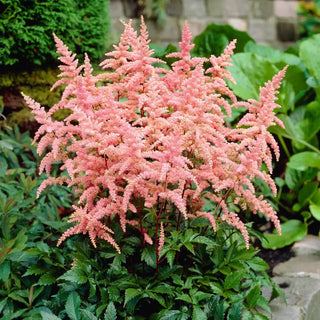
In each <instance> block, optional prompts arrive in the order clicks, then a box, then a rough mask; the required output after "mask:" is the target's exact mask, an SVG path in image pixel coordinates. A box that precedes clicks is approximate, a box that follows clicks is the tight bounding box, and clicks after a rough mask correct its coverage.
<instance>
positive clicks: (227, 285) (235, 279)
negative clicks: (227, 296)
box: [223, 271, 244, 290]
mask: <svg viewBox="0 0 320 320" xmlns="http://www.w3.org/2000/svg"><path fill="white" fill-rule="evenodd" d="M243 276H244V271H235V272H232V273H230V274H228V275H227V276H226V279H225V281H224V286H223V287H224V290H228V289H232V288H235V287H237V286H238V285H239V283H240V281H241V280H242V279H243Z"/></svg>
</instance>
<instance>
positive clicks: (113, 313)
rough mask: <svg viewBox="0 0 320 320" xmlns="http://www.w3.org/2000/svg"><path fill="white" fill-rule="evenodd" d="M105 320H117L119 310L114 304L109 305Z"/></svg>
mask: <svg viewBox="0 0 320 320" xmlns="http://www.w3.org/2000/svg"><path fill="white" fill-rule="evenodd" d="M104 320H117V310H116V307H115V306H114V303H113V302H110V303H109V304H108V307H107V310H106V312H105V313H104Z"/></svg>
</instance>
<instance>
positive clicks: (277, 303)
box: [265, 235, 320, 320]
mask: <svg viewBox="0 0 320 320" xmlns="http://www.w3.org/2000/svg"><path fill="white" fill-rule="evenodd" d="M292 250H293V251H294V253H295V257H293V258H291V259H290V260H288V261H286V262H283V263H280V264H278V265H277V266H276V267H275V268H274V269H273V273H274V280H275V281H276V283H277V284H278V285H279V286H280V288H281V290H282V291H283V292H284V294H285V296H286V299H287V305H285V304H284V302H283V301H282V299H280V298H277V299H275V300H274V301H272V302H271V304H270V307H271V310H272V320H319V319H320V238H319V237H317V236H312V235H308V236H306V238H305V239H303V240H302V241H300V242H298V243H296V244H295V245H294V246H293V249H292ZM269 294H270V293H269V292H265V295H266V297H268V295H269Z"/></svg>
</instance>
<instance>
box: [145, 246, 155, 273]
mask: <svg viewBox="0 0 320 320" xmlns="http://www.w3.org/2000/svg"><path fill="white" fill-rule="evenodd" d="M141 260H142V261H145V263H146V264H147V265H148V266H149V267H152V268H155V267H156V265H157V262H156V251H155V249H154V247H153V246H146V247H145V248H144V250H143V251H142V254H141Z"/></svg>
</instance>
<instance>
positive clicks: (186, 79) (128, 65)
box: [25, 21, 285, 252]
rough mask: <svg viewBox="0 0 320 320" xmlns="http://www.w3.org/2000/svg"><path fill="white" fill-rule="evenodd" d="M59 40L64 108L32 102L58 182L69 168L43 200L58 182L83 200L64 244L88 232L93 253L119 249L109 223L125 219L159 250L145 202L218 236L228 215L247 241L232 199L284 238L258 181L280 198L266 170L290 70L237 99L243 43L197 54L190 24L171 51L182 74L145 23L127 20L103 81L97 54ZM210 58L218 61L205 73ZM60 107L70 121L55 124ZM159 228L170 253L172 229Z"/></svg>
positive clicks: (46, 163) (41, 146)
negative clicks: (253, 96) (158, 50)
mask: <svg viewBox="0 0 320 320" xmlns="http://www.w3.org/2000/svg"><path fill="white" fill-rule="evenodd" d="M55 41H56V45H57V48H58V53H60V54H61V57H60V58H59V59H60V60H61V62H62V63H63V65H62V66H60V69H61V70H62V73H61V74H60V77H61V79H60V80H59V81H57V83H56V84H55V85H54V87H56V86H58V85H61V84H65V85H66V88H65V90H64V93H63V95H62V98H61V101H60V102H59V103H58V104H56V105H55V106H54V107H53V108H51V109H50V110H49V111H48V112H46V111H45V109H44V108H43V107H41V106H40V105H39V104H38V103H36V102H35V101H34V100H32V99H31V98H29V97H25V99H26V101H27V103H28V104H29V106H30V108H32V110H33V113H34V115H35V118H36V120H37V121H38V122H39V123H40V124H41V127H40V129H39V130H38V132H37V133H36V136H35V140H37V141H39V143H38V153H39V154H42V153H43V152H44V151H46V155H45V157H44V158H43V160H42V162H41V166H40V172H43V171H45V172H46V173H47V174H48V176H50V171H51V166H52V164H53V162H56V161H61V163H62V166H61V170H66V171H67V173H68V176H66V175H61V176H60V177H58V178H55V177H49V178H48V179H47V180H46V181H44V182H43V184H42V185H41V186H40V188H39V193H40V192H41V191H42V190H43V189H44V188H45V187H46V186H48V185H50V184H52V183H66V184H67V185H68V187H73V186H76V187H77V189H76V191H77V192H78V193H79V203H78V205H77V206H74V213H73V214H72V215H71V217H70V220H69V221H70V222H73V223H76V224H75V225H74V226H72V227H71V228H70V229H68V230H67V231H66V232H65V233H64V234H63V235H62V237H61V238H60V241H59V244H60V243H61V242H62V241H63V240H65V239H66V238H67V237H69V236H70V235H72V234H80V233H83V234H88V235H89V237H90V239H91V242H92V243H93V245H94V246H96V238H102V239H105V240H106V241H108V242H109V243H110V244H111V245H113V246H114V247H115V248H116V250H117V251H118V252H120V248H119V247H118V245H117V243H116V242H115V241H114V239H113V237H112V234H113V231H112V230H111V228H110V224H108V221H110V219H115V217H118V219H119V223H120V225H121V227H122V229H123V230H124V231H125V230H126V227H127V225H131V226H136V227H137V228H138V229H139V230H140V231H141V233H143V234H142V236H143V237H144V239H145V241H147V242H149V243H152V239H151V237H150V236H149V234H148V230H145V229H144V228H142V227H141V225H139V214H141V212H140V211H139V210H140V209H139V206H140V205H141V203H142V204H143V207H144V208H153V209H154V210H156V208H157V204H159V203H160V204H161V203H162V204H163V203H171V205H173V206H175V207H176V208H177V210H178V212H180V213H181V214H182V215H183V216H184V218H185V219H188V218H194V217H197V216H203V217H207V218H208V219H209V221H210V222H211V224H212V226H213V228H214V229H216V228H217V227H218V223H217V221H221V219H222V220H224V221H226V222H227V223H228V224H230V225H232V226H234V227H236V228H237V229H239V230H240V231H241V233H242V234H243V237H244V239H245V241H246V243H247V246H248V241H249V236H248V231H247V229H246V226H245V224H244V223H243V222H242V221H241V220H240V218H239V217H238V215H237V214H236V213H235V212H232V211H231V210H230V206H229V202H230V201H231V202H233V203H234V204H236V205H237V206H240V207H241V208H242V209H243V210H245V209H249V210H251V211H252V212H253V213H257V212H259V213H263V214H264V215H265V216H266V217H267V218H269V219H270V220H271V221H272V222H273V223H274V225H275V227H276V228H277V229H278V231H279V232H280V224H279V220H278V218H277V215H276V212H275V211H274V210H273V208H272V207H271V205H270V204H269V203H268V202H267V201H266V200H265V199H263V197H262V196H260V197H257V196H256V195H255V193H256V190H255V187H254V185H253V183H252V180H253V179H254V178H257V177H258V178H261V179H262V180H264V181H265V182H267V183H268V184H269V186H270V187H271V189H272V191H273V193H274V194H276V186H275V184H274V182H273V180H272V179H271V177H270V175H269V174H268V173H267V172H265V171H262V170H261V166H262V164H263V163H265V164H266V166H267V167H268V170H269V172H271V171H272V164H271V162H272V150H273V151H274V154H275V155H276V157H277V158H278V157H279V148H278V145H277V143H276V141H275V140H274V138H273V136H272V135H271V134H270V133H269V132H268V131H267V129H268V127H269V126H272V125H275V124H276V123H278V124H279V125H281V126H283V124H282V123H281V121H280V120H279V119H277V118H276V116H275V113H274V109H275V108H279V107H280V106H279V105H278V104H276V103H275V101H276V94H277V93H278V92H277V89H278V88H279V87H280V83H281V80H282V78H283V76H284V73H285V70H282V71H280V72H279V74H278V75H276V76H274V78H273V79H272V81H269V82H268V83H266V85H265V87H264V88H262V89H261V91H260V102H258V101H255V100H249V101H248V102H237V99H236V97H235V95H234V94H233V92H232V91H231V90H230V89H229V88H228V87H227V84H226V81H225V80H226V79H229V80H230V81H233V79H232V77H231V75H230V73H229V71H228V70H227V69H226V66H230V65H231V58H230V57H231V55H232V53H233V49H234V48H235V41H233V42H231V43H230V44H229V45H228V46H227V47H226V49H225V50H224V53H223V54H222V55H221V56H220V57H215V56H214V55H212V56H211V58H210V59H206V58H199V57H191V55H190V50H191V49H192V47H193V45H192V44H191V33H190V31H189V29H188V26H187V24H185V27H184V30H183V35H182V41H181V42H180V48H181V52H178V53H172V54H169V55H168V57H175V58H176V60H177V61H176V62H174V63H173V65H172V68H160V67H157V66H159V64H158V63H163V61H160V60H159V59H156V58H153V57H152V54H153V51H152V50H150V48H149V45H148V43H149V42H150V40H149V39H148V32H147V30H146V26H145V24H144V22H143V21H142V24H141V30H140V34H139V35H138V34H137V32H136V31H135V30H134V29H133V28H132V26H131V22H129V23H127V24H125V30H124V33H123V34H122V37H121V40H120V43H119V45H118V46H114V51H112V52H110V53H107V54H106V56H107V58H106V59H105V60H104V61H103V62H102V63H101V66H102V67H103V69H106V70H107V71H106V72H104V73H102V74H99V75H96V76H95V75H93V73H92V67H91V64H90V61H89V58H88V57H87V56H86V58H85V62H84V65H83V66H78V61H77V60H76V59H75V55H73V54H72V53H71V52H70V51H69V50H68V48H67V47H66V46H65V45H64V44H63V43H62V41H61V40H60V39H58V38H57V37H56V36H55ZM205 62H207V63H210V64H211V67H210V68H209V69H207V70H206V71H205V69H204V63H205ZM238 106H245V107H246V108H247V110H248V111H247V113H246V114H245V115H244V116H243V117H242V119H241V120H240V122H239V123H238V125H237V127H236V128H231V127H230V126H228V125H227V124H226V118H227V117H228V116H231V110H232V108H233V107H238ZM58 109H69V110H70V111H71V114H70V115H69V116H68V117H66V118H65V119H64V120H63V121H54V120H53V118H52V115H53V114H54V113H55V112H56V111H57V110H58ZM205 199H208V200H210V201H211V202H213V203H214V207H213V211H212V212H204V211H203V210H202V207H203V204H204V203H205ZM166 210H167V209H166ZM128 213H130V214H128ZM163 215H164V216H165V214H163ZM129 216H130V217H131V218H129ZM160 233H161V234H160V241H159V246H160V248H159V249H160V250H161V247H162V245H163V239H164V229H163V224H161V227H160ZM160 250H159V252H160Z"/></svg>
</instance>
